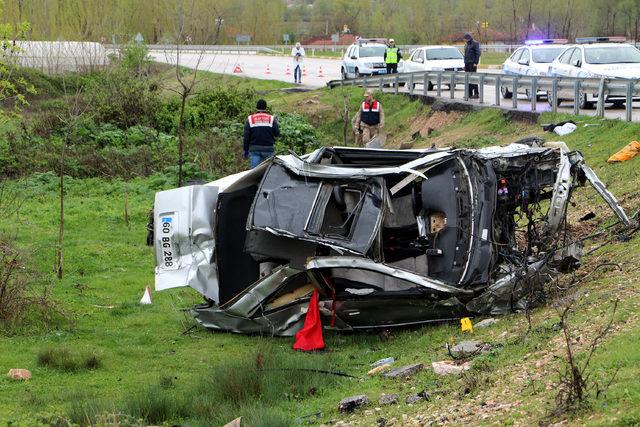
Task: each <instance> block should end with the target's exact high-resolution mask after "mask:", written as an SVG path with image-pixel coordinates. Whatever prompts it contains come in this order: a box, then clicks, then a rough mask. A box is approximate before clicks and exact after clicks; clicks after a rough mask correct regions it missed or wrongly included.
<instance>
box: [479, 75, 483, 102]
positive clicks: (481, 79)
mask: <svg viewBox="0 0 640 427" xmlns="http://www.w3.org/2000/svg"><path fill="white" fill-rule="evenodd" d="M478 97H479V99H478V102H479V103H480V104H484V74H481V75H480V81H479V82H478Z"/></svg>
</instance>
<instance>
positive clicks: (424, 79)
mask: <svg viewBox="0 0 640 427" xmlns="http://www.w3.org/2000/svg"><path fill="white" fill-rule="evenodd" d="M422 85H423V86H424V87H423V88H422V93H424V94H425V96H426V95H427V90H429V73H424V76H422Z"/></svg>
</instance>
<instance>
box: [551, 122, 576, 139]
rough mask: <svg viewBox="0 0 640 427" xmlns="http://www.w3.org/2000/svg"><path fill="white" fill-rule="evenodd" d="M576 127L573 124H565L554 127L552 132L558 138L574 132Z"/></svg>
mask: <svg viewBox="0 0 640 427" xmlns="http://www.w3.org/2000/svg"><path fill="white" fill-rule="evenodd" d="M577 128H578V126H576V125H575V123H565V124H563V125H562V126H556V127H555V128H554V129H553V131H554V132H555V133H557V134H558V135H560V136H564V135H569V134H570V133H571V132H573V131H574V130H576V129H577Z"/></svg>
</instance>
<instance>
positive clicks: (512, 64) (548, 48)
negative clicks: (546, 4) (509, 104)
mask: <svg viewBox="0 0 640 427" xmlns="http://www.w3.org/2000/svg"><path fill="white" fill-rule="evenodd" d="M567 42H568V41H567V40H566V39H543V40H527V41H526V42H525V45H524V46H522V47H520V48H518V49H517V50H516V51H515V52H513V54H512V55H511V56H510V57H509V58H507V60H506V61H504V64H502V72H503V73H504V74H506V75H509V76H546V75H547V71H548V70H549V64H551V62H553V60H554V59H556V58H557V57H558V55H560V54H561V53H562V51H563V50H565V49H566V48H567V47H569V45H568V44H567ZM523 92H524V93H525V94H526V95H527V98H529V97H530V93H529V89H524V90H523ZM500 93H502V97H503V98H505V99H510V98H512V97H513V93H512V92H511V88H510V87H509V84H508V83H507V84H505V85H502V86H501V87H500ZM546 94H547V93H546V91H545V92H543V91H538V93H537V94H536V95H537V96H538V97H540V96H546Z"/></svg>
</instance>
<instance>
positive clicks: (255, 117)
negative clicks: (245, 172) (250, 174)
mask: <svg viewBox="0 0 640 427" xmlns="http://www.w3.org/2000/svg"><path fill="white" fill-rule="evenodd" d="M256 109H257V110H258V111H257V112H255V113H254V114H252V115H250V116H249V117H247V120H246V121H245V122H244V138H243V146H244V155H243V158H244V159H246V158H247V157H250V161H251V168H252V169H253V168H255V167H256V166H258V165H259V164H260V163H262V161H263V160H266V159H268V158H269V157H271V156H273V146H274V144H275V143H276V138H277V137H279V136H280V127H279V126H278V119H276V118H275V116H273V115H271V114H269V113H267V111H266V110H267V101H265V100H264V99H259V100H258V102H257V104H256Z"/></svg>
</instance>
